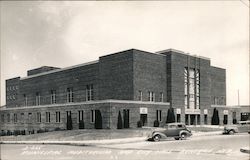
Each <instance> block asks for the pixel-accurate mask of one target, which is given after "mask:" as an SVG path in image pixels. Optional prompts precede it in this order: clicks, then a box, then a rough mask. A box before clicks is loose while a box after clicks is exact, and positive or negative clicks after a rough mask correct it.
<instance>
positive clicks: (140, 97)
mask: <svg viewBox="0 0 250 160" xmlns="http://www.w3.org/2000/svg"><path fill="white" fill-rule="evenodd" d="M138 99H139V101H142V91H139V98H138Z"/></svg>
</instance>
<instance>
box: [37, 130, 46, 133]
mask: <svg viewBox="0 0 250 160" xmlns="http://www.w3.org/2000/svg"><path fill="white" fill-rule="evenodd" d="M44 132H45V131H44V130H42V129H39V130H37V133H44Z"/></svg>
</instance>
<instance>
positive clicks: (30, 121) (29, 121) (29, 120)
mask: <svg viewBox="0 0 250 160" xmlns="http://www.w3.org/2000/svg"><path fill="white" fill-rule="evenodd" d="M28 123H32V113H28Z"/></svg>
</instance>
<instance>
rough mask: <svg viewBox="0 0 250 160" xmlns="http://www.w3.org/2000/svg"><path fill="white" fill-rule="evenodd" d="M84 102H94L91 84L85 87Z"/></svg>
mask: <svg viewBox="0 0 250 160" xmlns="http://www.w3.org/2000/svg"><path fill="white" fill-rule="evenodd" d="M86 100H87V101H91V100H94V86H93V84H90V85H87V86H86Z"/></svg>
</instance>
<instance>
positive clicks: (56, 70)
mask: <svg viewBox="0 0 250 160" xmlns="http://www.w3.org/2000/svg"><path fill="white" fill-rule="evenodd" d="M98 62H99V60H96V61H90V62H87V63H81V64H77V65H74V66H69V67H65V68H59V69H54V70H51V71H48V72H43V73H38V74H35V75H31V76H27V77H22V78H20V80H25V79H29V78H34V77H39V76H42V75H47V74H51V73H56V72H61V71H64V70H69V69H73V68H77V67H82V66H87V65H91V64H95V63H98Z"/></svg>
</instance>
